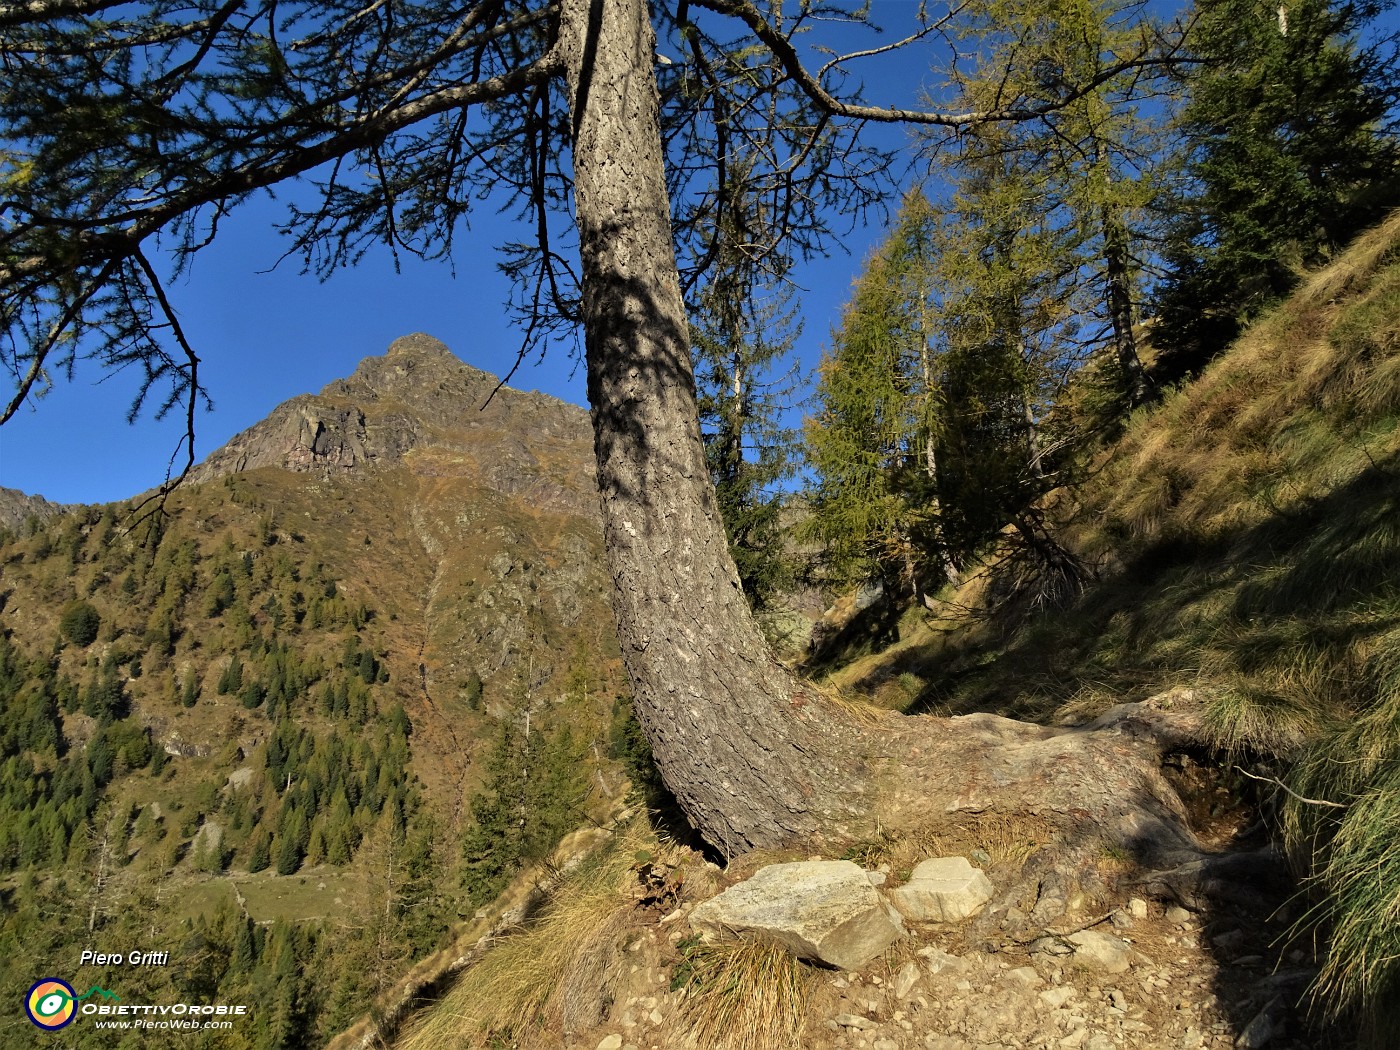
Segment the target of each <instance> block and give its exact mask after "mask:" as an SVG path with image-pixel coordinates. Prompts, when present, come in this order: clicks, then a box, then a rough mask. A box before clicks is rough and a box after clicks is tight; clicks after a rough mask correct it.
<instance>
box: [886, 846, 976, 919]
mask: <svg viewBox="0 0 1400 1050" xmlns="http://www.w3.org/2000/svg"><path fill="white" fill-rule="evenodd" d="M890 896H891V897H892V898H893V900H894V904H895V907H896V908H898V909H899V910H900V912H901V913H903V915H904V917H905V918H906V919H911V920H913V921H915V922H960V921H962V920H963V919H966V918H968V917H969V916H972V915H975V914H976V913H977V912H978V911H979V910H980V909H981V907H982V905H984V904H986V903H987V901H989V900H991V898H992V883H991V881H990V880H989V879H988V878H987V876H986V875H985V874H983V872H982V871H981V870H980V869H978V868H974V867H973V866H972V865H971V864H970V863H969V862H968V859H967V858H966V857H934V858H932V859H930V860H925V861H922V862H920V864H919V866H918V867H916V868H915V869H914V874H913V875H912V876H911V877H910V879H909V881H908V882H907V883H905V884H904V885H903V886H901V887H899V888H898V889H897V890H895V891H894V892H893V893H891V894H890Z"/></svg>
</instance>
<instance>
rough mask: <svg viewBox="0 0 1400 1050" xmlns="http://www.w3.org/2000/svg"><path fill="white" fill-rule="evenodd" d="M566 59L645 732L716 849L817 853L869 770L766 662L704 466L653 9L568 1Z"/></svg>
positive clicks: (620, 616) (611, 506)
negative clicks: (802, 846) (787, 844)
mask: <svg viewBox="0 0 1400 1050" xmlns="http://www.w3.org/2000/svg"><path fill="white" fill-rule="evenodd" d="M559 32H560V37H559V42H560V46H561V48H562V50H563V54H564V55H565V56H566V58H565V61H566V67H567V77H568V87H569V93H570V97H571V100H572V106H573V116H572V119H573V144H572V145H573V165H574V194H575V209H576V216H577V223H578V228H579V250H580V255H581V258H582V266H583V314H584V331H585V347H586V354H587V365H588V398H589V404H590V405H591V407H592V417H593V428H594V434H595V449H594V451H595V455H596V458H597V463H598V483H599V488H600V492H601V499H602V509H603V528H604V539H605V544H606V548H607V551H608V559H609V566H610V569H611V571H612V574H613V581H614V606H615V612H616V618H617V625H618V635H619V639H620V641H621V643H622V649H623V659H624V661H625V662H626V665H627V670H628V674H629V676H630V677H631V680H632V684H633V691H634V696H635V699H636V709H637V717H638V720H639V721H640V722H641V724H642V727H643V729H644V730H645V732H646V735H647V738H648V740H650V742H651V745H652V750H653V752H654V754H655V756H656V761H657V764H658V766H659V767H660V769H661V770H662V774H663V776H664V778H665V780H666V783H667V786H668V787H670V788H671V789H672V791H674V792H675V794H676V797H677V799H678V800H679V801H680V803H681V806H682V807H683V808H684V809H685V811H686V813H687V815H688V816H689V817H690V819H691V821H692V822H693V823H694V824H695V826H696V827H697V828H698V829H700V830H701V831H702V832H703V833H704V834H705V835H706V837H707V838H709V839H710V840H711V841H712V842H713V843H714V844H715V845H716V846H718V847H719V848H721V849H723V850H725V851H726V852H738V851H740V850H742V849H744V848H746V847H748V846H752V845H756V844H759V843H770V842H774V841H778V840H781V839H785V838H788V837H791V836H794V835H799V834H800V835H811V834H814V833H816V832H817V831H819V830H820V829H821V828H822V827H824V826H827V825H829V824H832V823H840V821H841V819H842V818H843V816H845V815H849V814H859V813H861V812H863V811H864V810H865V809H866V807H865V806H864V805H863V804H862V803H861V801H860V799H861V798H862V797H863V796H864V795H865V793H866V791H867V789H868V785H867V783H866V778H865V776H864V773H863V771H862V768H861V762H860V761H859V758H858V756H857V755H854V754H851V753H848V752H847V751H846V749H845V748H842V747H833V746H832V741H833V740H839V739H840V737H839V736H838V735H837V734H838V731H839V726H838V725H837V723H836V722H835V720H834V719H833V718H832V717H831V714H830V712H829V711H827V709H826V708H825V707H823V706H820V705H817V704H811V703H807V702H806V701H805V699H804V697H803V695H802V694H801V693H800V691H799V689H798V687H797V684H796V682H795V681H794V680H793V678H792V677H791V676H790V675H789V674H788V673H787V672H786V671H785V670H784V669H783V668H782V667H781V666H780V665H779V664H778V663H777V662H776V661H774V660H773V659H772V658H771V657H770V656H769V654H768V651H767V647H766V645H765V644H764V641H763V638H762V636H761V635H760V634H759V631H758V628H757V627H756V625H755V624H754V621H753V617H752V616H751V615H750V613H749V607H748V603H747V601H746V600H745V598H744V594H743V590H742V588H741V586H740V584H739V576H738V573H737V571H736V570H735V568H734V564H733V561H732V559H731V558H730V556H729V549H728V545H727V543H726V542H725V535H724V528H723V525H722V523H721V521H720V517H719V511H718V508H717V507H716V504H715V499H714V492H713V490H712V488H711V485H710V477H709V472H708V470H707V468H706V465H705V456H704V448H703V446H702V444H701V439H700V428H699V422H698V413H697V408H696V401H695V382H694V376H693V374H692V366H691V355H690V344H689V334H688V329H687V318H686V311H685V303H684V302H683V300H682V298H681V291H680V280H679V277H678V275H677V272H676V262H675V255H674V249H673V246H672V238H671V225H670V205H669V201H668V198H667V193H666V183H665V170H664V167H663V160H662V155H661V134H660V127H659V122H658V113H657V89H656V82H655V76H654V72H653V68H652V63H653V61H654V57H653V56H654V54H655V40H654V36H653V31H652V28H651V20H650V17H649V16H648V13H647V7H646V3H645V0H574V2H570V3H566V4H565V5H564V8H563V12H562V17H561V25H560V30H559Z"/></svg>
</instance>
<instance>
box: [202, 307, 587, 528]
mask: <svg viewBox="0 0 1400 1050" xmlns="http://www.w3.org/2000/svg"><path fill="white" fill-rule="evenodd" d="M590 447H591V432H590V430H589V426H588V416H587V413H586V412H585V411H584V410H583V409H581V408H579V407H578V406H576V405H570V404H567V403H566V402H563V401H559V400H557V399H556V398H552V397H548V396H546V395H543V394H538V393H527V392H523V391H519V390H513V389H511V388H509V387H503V386H501V384H500V381H499V380H498V379H497V378H496V377H495V376H493V375H491V374H490V373H488V372H483V371H482V370H481V369H479V368H473V367H472V366H470V365H467V364H464V363H463V362H462V361H461V360H459V359H458V358H457V357H456V356H455V355H454V354H453V353H452V351H451V350H449V349H448V348H447V346H446V345H445V344H444V343H443V342H442V341H441V340H438V339H435V338H433V337H432V336H430V335H425V334H423V333H421V332H419V333H414V334H411V335H405V336H401V337H400V338H398V339H395V340H394V341H393V343H391V344H390V346H389V348H388V350H387V351H386V352H385V353H384V354H382V355H378V356H372V357H367V358H365V359H364V360H362V361H361V362H360V363H359V365H358V366H357V367H356V368H355V371H354V372H353V373H351V374H350V375H349V376H348V377H347V378H345V379H337V380H334V381H333V382H330V383H328V384H326V386H325V387H324V388H323V389H322V390H321V392H320V393H319V394H303V395H301V396H299V397H294V398H292V399H291V400H289V401H285V402H283V403H282V404H281V405H278V406H277V408H275V409H273V411H272V412H271V414H269V415H268V417H267V418H266V419H264V420H263V421H262V422H260V423H257V424H254V425H253V426H251V427H249V428H248V429H247V430H245V431H243V432H242V433H240V434H237V435H235V436H234V437H233V438H232V439H231V440H230V441H229V442H228V443H227V444H226V445H224V446H223V447H222V448H219V449H217V450H215V451H214V452H213V453H211V454H210V455H209V457H208V458H207V459H206V460H205V461H204V462H203V463H202V464H201V465H200V466H199V467H198V468H196V470H195V472H194V475H193V477H192V481H193V482H196V483H198V482H204V481H209V480H212V479H214V478H217V477H221V476H223V475H226V474H234V473H239V472H241V471H246V470H254V469H257V468H259V467H280V468H282V469H284V470H290V471H294V472H297V473H319V474H322V475H324V476H329V475H334V474H343V473H347V472H353V471H365V470H372V469H378V468H387V467H396V466H407V467H408V469H409V470H410V471H411V472H413V473H416V474H421V475H432V476H454V475H461V476H468V475H470V476H472V477H474V478H476V479H478V480H479V481H480V482H482V483H484V484H486V485H487V486H488V487H490V488H494V489H496V490H497V491H501V492H504V493H506V494H509V495H521V494H524V493H526V492H530V493H531V494H532V497H533V498H537V499H543V500H545V501H546V502H552V503H554V504H556V505H561V506H562V505H563V504H568V505H570V507H571V508H572V509H574V510H576V511H578V512H583V513H586V514H589V515H591V514H593V513H596V497H595V495H594V491H593V478H592V457H591V455H590ZM410 461H411V462H410Z"/></svg>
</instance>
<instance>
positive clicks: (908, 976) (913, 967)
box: [894, 962, 923, 999]
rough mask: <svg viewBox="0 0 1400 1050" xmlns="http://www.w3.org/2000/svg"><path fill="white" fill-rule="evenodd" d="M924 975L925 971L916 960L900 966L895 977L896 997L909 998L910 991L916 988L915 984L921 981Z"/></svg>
mask: <svg viewBox="0 0 1400 1050" xmlns="http://www.w3.org/2000/svg"><path fill="white" fill-rule="evenodd" d="M922 977H923V972H922V971H921V970H920V969H919V964H918V963H916V962H907V963H905V964H904V966H903V967H901V968H900V971H899V973H898V974H896V975H895V979H894V997H895V998H896V999H907V998H909V993H910V992H911V991H913V990H914V985H916V984H918V983H919V980H920V979H921V978H922Z"/></svg>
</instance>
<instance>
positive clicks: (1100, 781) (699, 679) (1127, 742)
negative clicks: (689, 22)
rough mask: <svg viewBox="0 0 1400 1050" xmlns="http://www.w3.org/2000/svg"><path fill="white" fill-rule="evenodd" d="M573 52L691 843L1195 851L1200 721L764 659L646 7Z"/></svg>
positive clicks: (594, 229) (606, 496) (608, 434)
mask: <svg viewBox="0 0 1400 1050" xmlns="http://www.w3.org/2000/svg"><path fill="white" fill-rule="evenodd" d="M560 44H561V47H562V50H563V55H564V56H565V62H566V66H567V76H568V87H569V91H570V95H571V99H572V106H573V129H574V132H573V163H574V180H575V194H576V200H575V204H576V214H577V221H578V227H579V236H580V252H581V256H582V263H583V309H584V325H585V345H586V351H587V366H588V392H589V400H590V404H591V406H592V418H593V424H594V432H595V453H596V458H597V464H598V479H599V486H600V490H601V501H602V510H603V522H604V533H605V543H606V549H607V554H608V559H609V566H610V569H611V572H612V574H613V579H614V588H615V589H614V604H615V614H616V619H617V626H618V633H619V638H620V640H621V643H622V650H623V659H624V661H625V663H626V666H627V670H628V673H629V675H630V677H631V680H632V684H633V689H634V696H635V703H636V710H637V716H638V718H639V720H640V721H641V723H642V726H643V728H644V730H645V732H646V735H647V737H648V739H649V740H650V741H651V744H652V748H653V751H654V754H655V757H656V761H657V764H658V767H659V768H660V770H661V772H662V776H663V777H664V779H665V781H666V784H667V786H668V787H670V788H671V789H672V790H673V791H674V792H675V794H676V797H677V798H678V800H679V801H680V804H681V805H682V807H683V808H684V809H685V812H686V813H687V815H688V816H689V817H690V819H691V821H692V822H693V823H694V825H695V827H696V828H697V829H698V830H700V831H701V832H702V833H703V834H704V835H705V836H706V838H707V839H708V840H709V841H710V842H711V843H713V844H714V845H716V846H718V847H719V848H721V849H722V850H724V851H725V852H726V853H730V854H733V853H738V852H740V851H743V850H745V849H747V848H751V847H755V846H766V845H773V844H777V843H780V842H784V841H791V840H794V839H797V838H799V837H800V838H803V839H807V840H813V839H823V838H828V839H835V840H840V839H850V838H854V837H855V836H858V835H862V834H868V833H869V832H870V831H872V830H873V829H874V828H876V827H884V828H898V827H901V826H913V825H918V824H923V823H926V822H927V821H928V820H929V819H930V818H931V817H934V816H936V815H937V814H940V813H944V814H962V813H980V812H988V811H996V812H1003V813H1013V814H1022V813H1024V814H1036V815H1039V816H1040V817H1042V818H1044V819H1046V820H1048V821H1050V822H1051V823H1053V824H1054V825H1055V826H1056V827H1057V828H1059V829H1060V831H1061V834H1060V836H1059V841H1058V844H1057V847H1056V851H1055V857H1056V858H1057V859H1056V860H1055V861H1053V862H1052V863H1053V864H1054V865H1057V866H1059V867H1060V868H1063V867H1064V866H1065V865H1066V864H1067V863H1069V862H1070V861H1072V859H1073V858H1075V857H1078V858H1081V859H1082V858H1083V857H1085V856H1088V855H1089V854H1091V853H1093V852H1095V851H1097V850H1098V849H1101V848H1102V844H1103V843H1104V842H1108V843H1110V844H1112V845H1115V846H1118V847H1122V848H1126V849H1128V850H1130V851H1132V852H1133V853H1134V854H1135V855H1137V856H1138V857H1140V858H1141V859H1143V860H1144V861H1146V862H1149V863H1152V864H1156V865H1161V864H1163V863H1167V864H1173V863H1180V862H1181V861H1182V859H1184V858H1189V857H1191V856H1194V855H1195V849H1196V843H1195V841H1194V839H1193V837H1192V835H1191V833H1190V831H1189V829H1188V828H1187V822H1186V814H1185V809H1184V807H1183V806H1182V804H1181V802H1180V801H1179V800H1178V799H1177V797H1176V794H1175V792H1174V791H1173V790H1172V787H1171V785H1170V784H1169V783H1168V782H1167V780H1166V779H1165V777H1164V776H1163V774H1162V772H1161V763H1160V759H1161V756H1162V754H1163V753H1164V752H1165V751H1166V750H1168V749H1170V748H1172V747H1175V746H1178V745H1179V744H1180V743H1181V742H1182V741H1183V740H1184V739H1185V738H1186V737H1188V736H1189V735H1190V733H1189V722H1186V721H1182V720H1180V719H1177V720H1176V721H1173V717H1174V716H1172V715H1171V714H1170V713H1168V712H1162V711H1154V710H1152V709H1150V708H1147V707H1144V706H1143V705H1134V706H1131V707H1125V708H1122V709H1120V710H1118V711H1116V712H1115V713H1114V714H1113V715H1112V716H1111V717H1110V718H1108V719H1106V720H1104V721H1103V722H1102V723H1101V724H1099V725H1097V726H1096V727H1093V728H1092V729H1087V730H1072V731H1071V730H1057V729H1050V728H1046V727H1041V726H1034V725H1026V724H1022V723H1018V722H1015V721H1012V720H1009V719H1004V718H997V717H993V716H989V715H980V716H972V717H967V718H954V719H937V718H930V717H920V718H901V717H898V716H888V717H886V716H879V717H876V716H870V717H858V716H857V715H855V714H852V713H851V712H849V711H848V710H846V709H845V708H843V707H841V706H839V705H836V704H833V703H831V702H830V701H828V700H826V699H824V698H823V697H821V696H819V695H817V694H816V693H814V692H813V691H811V690H810V689H809V688H807V687H805V686H804V685H803V684H802V683H801V682H799V681H798V680H797V679H796V678H795V677H794V676H792V675H791V674H790V673H789V672H788V671H786V669H784V668H783V667H782V666H781V665H779V664H778V663H777V662H776V661H775V660H773V659H772V658H771V657H770V655H769V654H768V650H767V647H766V645H765V643H764V641H763V639H762V637H761V635H760V633H759V631H758V629H757V627H756V626H755V624H754V621H753V618H752V616H751V615H750V612H749V608H748V604H747V602H746V601H745V599H744V596H743V593H742V590H741V588H740V585H739V578H738V574H737V572H736V571H735V568H734V565H733V562H732V560H731V559H730V556H729V552H728V547H727V545H726V542H725V535H724V529H723V526H722V524H721V521H720V518H719V514H718V510H717V508H716V505H715V500H714V495H713V491H712V489H711V487H710V482H709V476H708V473H707V471H706V467H705V459H704V452H703V448H702V445H701V439H700V431H699V426H698V422H697V413H696V403H695V388H694V381H693V376H692V372H691V356H690V349H689V344H688V332H687V324H686V313H685V306H684V303H683V302H682V298H681V293H680V283H679V279H678V276H677V272H676V266H675V259H674V253H673V247H672V239H671V233H670V221H669V215H670V212H669V205H668V201H667V195H666V189H665V181H664V171H663V167H662V165H663V159H662V154H661V139H660V135H659V130H658V122H657V91H656V84H655V79H654V74H653V68H652V62H653V55H654V38H653V33H652V28H651V21H650V19H649V17H648V13H647V8H646V2H645V0H569V2H566V3H565V4H564V6H563V10H562V16H561V24H560ZM1070 866H1073V865H1072V864H1071V865H1070ZM1063 896H1064V895H1063V894H1059V895H1057V894H1055V893H1049V894H1048V895H1046V894H1042V899H1043V900H1045V901H1048V902H1051V903H1050V907H1051V909H1052V910H1053V902H1054V901H1055V900H1056V899H1060V898H1062V897H1063Z"/></svg>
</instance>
